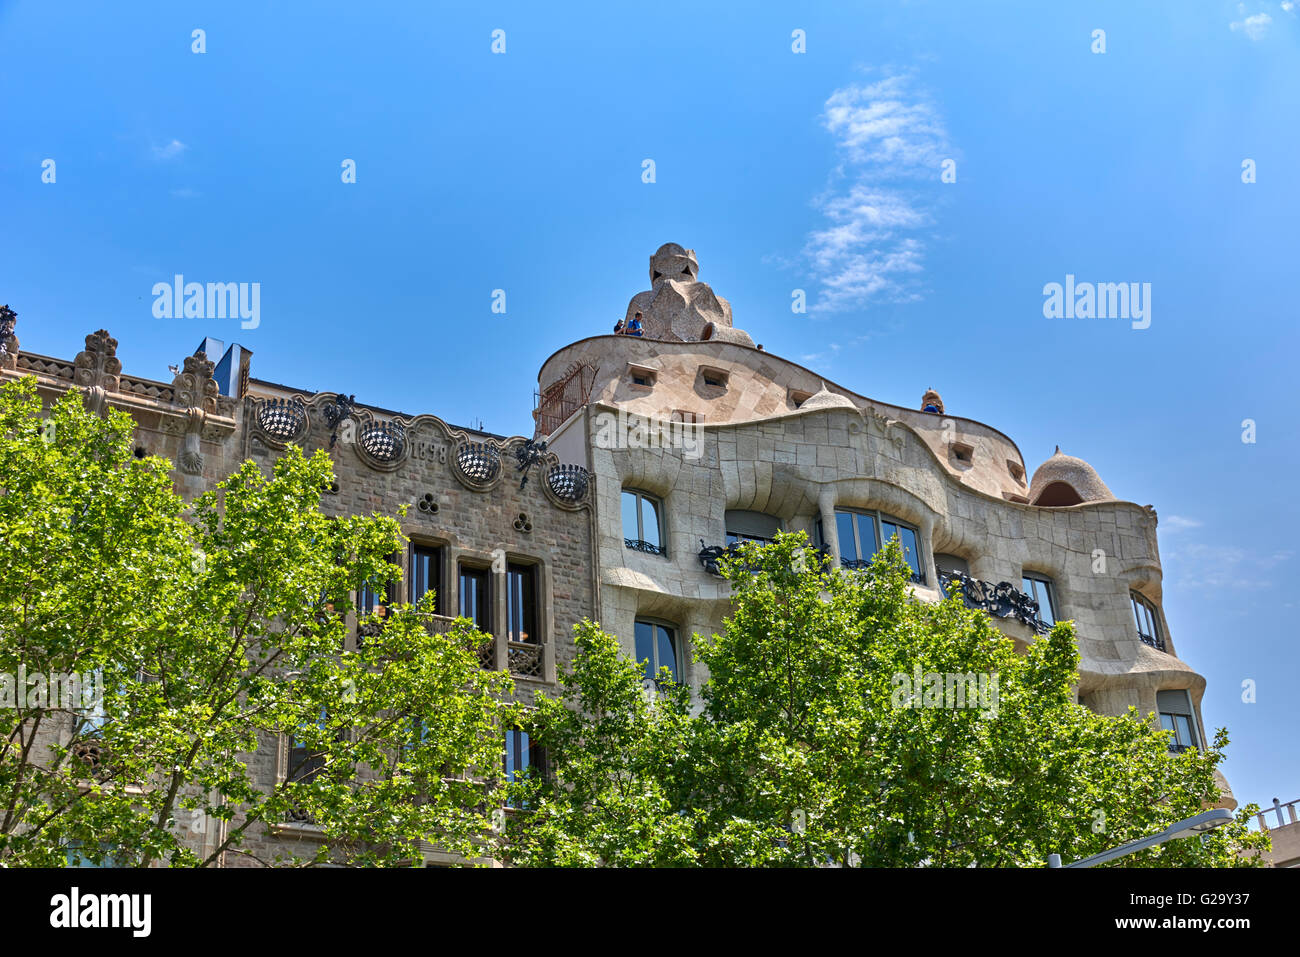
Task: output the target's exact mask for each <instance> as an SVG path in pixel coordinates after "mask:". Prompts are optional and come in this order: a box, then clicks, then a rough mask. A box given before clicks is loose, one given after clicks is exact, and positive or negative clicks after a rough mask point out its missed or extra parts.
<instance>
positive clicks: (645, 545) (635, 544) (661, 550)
mask: <svg viewBox="0 0 1300 957" xmlns="http://www.w3.org/2000/svg"><path fill="white" fill-rule="evenodd" d="M623 544H624V545H625V546H626V547H628V548H630V549H632V550H633V551H636V552H646V553H647V554H649V555H662V556H664V557H665V558H667V557H668V549H667V548H665V547H664V546H663V545H651V544H650V543H649V542H643V541H641V539H639V538H625V539H623Z"/></svg>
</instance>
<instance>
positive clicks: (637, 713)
mask: <svg viewBox="0 0 1300 957" xmlns="http://www.w3.org/2000/svg"><path fill="white" fill-rule="evenodd" d="M722 571H723V574H724V576H725V577H726V578H727V579H728V580H729V581H730V582H731V586H732V589H733V608H732V612H731V614H730V616H729V617H728V618H727V619H726V620H725V622H724V628H723V631H722V633H721V634H719V635H713V636H697V637H696V642H695V657H696V661H697V662H698V663H699V664H701V665H703V666H704V667H705V668H707V671H708V678H707V680H706V681H705V682H704V683H703V685H702V687H701V688H700V689H699V697H698V698H697V699H695V700H692V698H691V694H690V692H689V691H688V689H687V688H685V687H683V686H681V685H675V684H672V683H671V681H670V680H669V678H668V674H667V672H664V673H663V674H661V676H660V677H661V680H660V682H659V689H660V690H654V689H651V690H650V691H649V692H647V690H646V687H644V686H643V685H644V682H643V675H642V666H641V665H640V664H638V663H636V662H633V661H630V660H628V659H627V658H626V657H624V656H622V655H620V653H619V645H618V641H617V639H615V638H613V637H611V636H609V635H606V634H604V633H602V632H601V631H600V630H599V629H598V628H597V627H595V626H594V625H591V624H584V625H582V626H581V627H579V628H578V629H577V630H576V637H577V646H578V654H577V658H576V661H575V663H574V667H573V669H572V672H571V673H569V674H566V675H564V676H562V677H561V679H560V680H561V690H562V694H561V695H560V696H559V697H557V698H554V699H550V700H542V701H540V702H539V703H538V707H537V709H536V711H535V712H534V713H533V714H532V715H531V717H530V719H529V721H530V724H529V727H530V732H531V734H532V736H533V739H534V740H535V741H536V742H538V743H539V744H540V745H542V746H544V747H545V748H546V749H547V753H548V763H549V765H550V769H551V773H550V774H549V775H548V776H546V777H541V776H538V777H534V778H532V779H531V780H529V781H527V782H525V783H523V784H521V785H518V786H517V787H516V789H515V790H516V801H517V803H518V804H521V805H524V806H526V807H527V808H528V809H529V810H527V811H526V812H525V813H521V814H519V815H517V817H516V818H515V819H514V820H512V821H511V824H510V829H509V833H508V837H509V844H508V851H509V855H510V857H511V859H512V860H514V861H515V862H516V863H521V864H532V865H596V864H604V865H629V866H631V865H679V866H816V865H826V864H836V865H844V866H854V865H861V866H890V867H914V866H935V867H968V866H979V867H989V866H1021V867H1027V866H1043V864H1044V862H1045V860H1046V858H1047V855H1048V854H1051V853H1059V854H1061V856H1062V858H1063V859H1064V860H1065V861H1066V862H1069V861H1071V860H1076V859H1079V858H1083V857H1086V856H1088V855H1091V854H1094V853H1097V852H1100V851H1102V850H1106V849H1108V848H1112V847H1115V846H1117V845H1119V844H1123V843H1125V842H1127V841H1131V840H1135V839H1138V838H1141V837H1146V836H1149V835H1151V834H1154V833H1157V832H1159V831H1161V830H1163V829H1164V828H1165V827H1166V826H1168V825H1169V824H1171V823H1173V822H1175V821H1178V820H1181V819H1184V818H1188V817H1191V816H1193V815H1195V814H1197V813H1199V812H1200V811H1201V810H1203V809H1204V808H1205V807H1207V806H1213V805H1214V804H1216V803H1217V802H1218V800H1219V791H1218V788H1217V786H1216V784H1215V781H1214V769H1215V767H1216V766H1217V765H1218V764H1219V762H1220V761H1222V760H1223V749H1224V747H1225V746H1226V745H1227V743H1228V742H1227V736H1226V734H1225V733H1224V732H1223V731H1220V732H1219V733H1218V734H1217V735H1216V737H1215V740H1214V742H1213V744H1212V745H1211V746H1210V747H1208V748H1206V749H1205V750H1203V751H1202V750H1188V751H1186V752H1184V753H1182V754H1174V753H1171V751H1170V749H1169V733H1168V732H1165V731H1163V730H1161V729H1160V728H1159V727H1158V725H1156V724H1155V723H1154V722H1152V721H1151V720H1148V719H1144V718H1143V716H1141V715H1138V714H1137V713H1136V711H1132V712H1131V713H1130V714H1129V715H1126V716H1119V717H1108V716H1103V715H1099V714H1095V713H1093V712H1091V711H1089V710H1088V709H1086V708H1084V707H1082V706H1080V705H1078V704H1076V703H1075V701H1074V696H1073V694H1072V690H1071V689H1072V686H1073V685H1074V683H1075V682H1076V680H1077V671H1076V669H1077V666H1078V663H1079V655H1078V651H1077V649H1076V645H1075V635H1074V629H1073V625H1072V624H1071V623H1069V622H1061V623H1058V624H1057V625H1056V626H1055V627H1053V628H1052V629H1051V631H1050V632H1049V633H1048V634H1047V635H1045V636H1042V637H1040V638H1038V639H1037V640H1034V641H1032V642H1028V643H1027V647H1022V648H1019V649H1018V648H1017V643H1016V641H1015V640H1013V639H1012V638H1011V637H1008V636H1007V635H1006V634H1004V633H1003V632H1002V631H1000V630H999V629H998V628H996V627H995V626H994V624H993V623H992V621H991V619H990V618H989V617H988V616H987V615H985V614H984V613H983V612H979V611H974V610H971V609H968V608H966V607H965V606H964V605H963V604H962V603H961V601H960V600H959V599H958V598H957V597H952V598H950V599H948V600H946V601H943V602H938V603H934V602H925V601H921V600H919V599H918V598H916V597H914V596H913V594H912V593H911V590H910V589H909V587H908V582H909V577H910V569H909V568H908V566H907V564H906V563H905V562H904V560H903V558H902V554H901V551H900V549H899V547H898V544H897V541H896V540H895V541H894V542H892V543H891V544H890V545H889V546H888V547H887V548H886V549H884V550H883V551H882V553H881V555H879V556H878V557H877V559H876V560H875V561H874V562H873V563H872V565H871V567H870V568H869V569H865V570H862V571H844V570H841V569H839V568H832V567H831V564H830V561H829V559H824V558H823V556H821V555H820V554H819V553H817V552H813V551H811V550H809V549H808V548H807V541H806V538H805V537H804V536H803V535H802V533H799V534H797V535H781V536H778V539H777V541H776V542H775V543H774V544H770V545H766V546H761V545H757V544H746V545H745V546H743V547H742V548H741V549H740V550H739V551H738V553H736V554H734V555H733V556H732V557H730V558H726V559H724V560H723V562H722ZM1252 811H1253V808H1251V807H1248V808H1244V809H1242V810H1241V811H1240V812H1239V813H1238V814H1237V816H1236V819H1235V821H1234V822H1233V823H1232V824H1231V825H1229V826H1227V827H1224V828H1221V829H1220V830H1218V831H1215V832H1213V833H1211V834H1209V835H1207V836H1206V837H1204V838H1203V839H1187V840H1178V841H1174V842H1171V843H1168V844H1165V845H1163V846H1161V847H1158V848H1156V849H1152V850H1148V851H1144V852H1141V853H1139V854H1136V855H1133V856H1131V857H1128V858H1124V859H1122V860H1121V861H1120V862H1118V863H1119V864H1120V865H1122V866H1124V865H1126V866H1233V865H1240V864H1243V863H1247V862H1246V861H1243V860H1242V859H1241V858H1240V857H1238V856H1237V852H1238V851H1239V850H1242V849H1245V848H1251V847H1259V846H1262V844H1263V842H1265V841H1267V837H1266V836H1263V835H1259V834H1253V833H1249V832H1248V831H1247V828H1246V821H1247V820H1248V819H1249V814H1250V813H1252Z"/></svg>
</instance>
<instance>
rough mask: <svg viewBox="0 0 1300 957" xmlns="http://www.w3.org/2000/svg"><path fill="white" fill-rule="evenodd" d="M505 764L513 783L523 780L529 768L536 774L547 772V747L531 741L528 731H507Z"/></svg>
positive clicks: (507, 779) (507, 773)
mask: <svg viewBox="0 0 1300 957" xmlns="http://www.w3.org/2000/svg"><path fill="white" fill-rule="evenodd" d="M504 766H505V772H506V781H507V782H508V783H511V784H513V783H515V782H516V781H520V780H522V779H523V778H524V776H525V775H526V774H528V773H529V769H532V772H531V773H532V774H534V775H539V774H545V773H546V749H545V748H543V747H541V746H540V745H536V744H533V743H532V742H531V741H529V740H528V732H527V731H518V730H511V731H507V732H506V751H505V758H504Z"/></svg>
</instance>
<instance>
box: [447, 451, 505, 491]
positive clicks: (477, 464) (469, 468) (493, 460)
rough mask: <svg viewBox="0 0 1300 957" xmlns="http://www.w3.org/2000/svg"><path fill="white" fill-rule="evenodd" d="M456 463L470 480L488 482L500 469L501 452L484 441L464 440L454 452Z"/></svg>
mask: <svg viewBox="0 0 1300 957" xmlns="http://www.w3.org/2000/svg"><path fill="white" fill-rule="evenodd" d="M456 464H457V465H458V466H459V467H460V471H461V474H462V475H464V476H465V477H466V478H467V479H469V480H470V481H471V482H479V483H483V482H490V481H492V480H493V479H494V478H496V477H497V473H498V472H500V471H501V452H500V451H499V450H498V449H496V448H495V447H494V446H491V445H488V444H487V443H486V442H466V443H465V444H464V445H462V446H461V447H460V451H458V452H457V453H456Z"/></svg>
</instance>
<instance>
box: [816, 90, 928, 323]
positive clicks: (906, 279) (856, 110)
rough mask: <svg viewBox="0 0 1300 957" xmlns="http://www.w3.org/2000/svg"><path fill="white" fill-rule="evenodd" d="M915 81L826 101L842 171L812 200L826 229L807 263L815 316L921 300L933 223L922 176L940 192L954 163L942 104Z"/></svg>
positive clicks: (825, 120)
mask: <svg viewBox="0 0 1300 957" xmlns="http://www.w3.org/2000/svg"><path fill="white" fill-rule="evenodd" d="M911 87H912V84H911V77H910V75H908V74H894V75H890V76H887V77H885V78H884V79H882V80H880V81H878V82H875V83H867V84H852V85H850V86H846V87H844V88H842V89H839V90H836V91H834V92H833V93H832V94H831V95H830V97H828V98H827V100H826V103H825V106H824V109H823V113H822V117H821V120H822V125H823V126H824V127H825V128H826V130H827V131H828V132H829V133H830V134H831V135H832V136H833V137H834V139H835V146H836V150H837V152H838V153H839V154H840V156H841V163H840V164H839V165H838V166H837V168H836V169H835V171H834V173H833V175H832V182H831V185H830V186H829V187H828V189H827V190H826V192H824V193H823V194H822V195H821V196H818V197H817V198H815V199H814V200H813V206H814V208H816V209H817V210H818V211H819V212H820V213H821V214H822V215H823V216H824V217H825V220H826V222H825V225H824V226H822V227H821V228H818V229H814V230H813V231H812V232H810V233H809V234H808V237H807V240H806V242H805V244H804V249H803V255H804V258H805V260H806V261H807V262H808V264H809V267H810V269H811V272H812V275H813V278H814V280H815V281H816V282H817V284H818V285H819V286H820V289H819V294H818V296H817V299H816V301H815V302H813V303H811V304H810V308H811V310H812V311H813V312H823V313H824V312H835V311H838V310H841V309H846V308H850V307H853V306H858V305H862V304H863V303H865V302H867V301H868V300H871V299H888V300H892V301H908V300H911V299H915V298H917V297H918V294H917V293H916V290H915V280H916V277H917V276H918V275H919V274H920V273H921V272H923V271H924V266H923V261H924V251H925V246H924V243H923V242H922V241H921V239H920V238H918V237H917V236H916V235H915V233H916V232H917V231H918V230H920V229H922V228H923V227H925V226H927V225H929V224H930V222H931V221H932V217H931V215H930V212H929V210H928V208H927V206H926V203H925V201H924V200H922V199H920V198H919V197H918V194H917V191H915V190H911V189H908V188H906V186H905V185H903V183H904V182H905V181H906V180H909V179H916V178H918V177H921V176H928V177H932V178H933V181H934V183H935V184H936V186H937V184H938V182H939V174H940V172H941V164H942V162H943V160H944V159H947V158H950V157H952V155H953V152H952V149H951V147H950V146H949V144H948V136H947V132H946V131H945V129H944V126H943V122H942V120H941V119H940V117H939V115H938V112H937V111H936V110H935V108H934V107H933V105H931V103H930V102H929V101H928V100H927V99H926V98H925V97H924V96H923V95H921V94H919V93H916V92H914V91H913V90H912V88H911Z"/></svg>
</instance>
